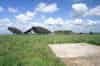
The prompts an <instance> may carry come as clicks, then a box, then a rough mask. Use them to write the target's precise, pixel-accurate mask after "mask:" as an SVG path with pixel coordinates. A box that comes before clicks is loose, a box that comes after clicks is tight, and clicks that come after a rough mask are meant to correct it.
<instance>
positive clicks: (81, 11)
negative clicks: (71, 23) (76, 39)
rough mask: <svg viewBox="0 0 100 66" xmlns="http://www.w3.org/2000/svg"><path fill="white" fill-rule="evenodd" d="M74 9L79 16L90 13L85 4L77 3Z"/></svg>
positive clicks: (73, 6) (73, 5)
mask: <svg viewBox="0 0 100 66" xmlns="http://www.w3.org/2000/svg"><path fill="white" fill-rule="evenodd" d="M72 8H73V10H74V11H75V13H76V14H78V15H83V14H85V13H86V12H87V11H88V7H87V5H86V4H85V3H75V4H72Z"/></svg>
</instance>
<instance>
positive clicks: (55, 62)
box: [0, 35, 100, 66]
mask: <svg viewBox="0 0 100 66" xmlns="http://www.w3.org/2000/svg"><path fill="white" fill-rule="evenodd" d="M79 42H86V43H91V44H95V45H99V44H100V35H3V36H0V66H65V65H64V64H63V63H62V62H60V60H59V59H58V58H56V57H55V55H54V54H53V53H52V52H51V51H50V49H49V48H48V44H54V43H79Z"/></svg>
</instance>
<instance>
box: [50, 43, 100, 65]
mask: <svg viewBox="0 0 100 66" xmlns="http://www.w3.org/2000/svg"><path fill="white" fill-rule="evenodd" d="M49 47H50V48H51V50H52V51H53V53H54V54H55V55H56V56H57V57H58V58H61V60H62V61H63V62H64V63H65V64H66V65H67V66H100V47H99V46H95V45H89V44H86V43H74V44H70V43H69V44H49Z"/></svg>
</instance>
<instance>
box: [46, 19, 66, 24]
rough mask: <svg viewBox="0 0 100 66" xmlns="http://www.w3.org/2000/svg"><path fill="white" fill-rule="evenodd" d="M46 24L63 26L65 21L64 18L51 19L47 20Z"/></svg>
mask: <svg viewBox="0 0 100 66" xmlns="http://www.w3.org/2000/svg"><path fill="white" fill-rule="evenodd" d="M45 23H46V24H48V25H61V24H64V20H63V19H62V18H60V17H59V18H53V17H49V18H47V19H46V20H45Z"/></svg>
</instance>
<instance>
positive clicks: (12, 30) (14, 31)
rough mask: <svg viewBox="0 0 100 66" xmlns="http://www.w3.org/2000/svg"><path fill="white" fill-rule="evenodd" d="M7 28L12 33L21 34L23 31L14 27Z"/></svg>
mask: <svg viewBox="0 0 100 66" xmlns="http://www.w3.org/2000/svg"><path fill="white" fill-rule="evenodd" d="M8 30H9V31H10V32H12V33H13V34H23V32H22V31H21V30H19V29H17V28H15V27H8Z"/></svg>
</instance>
